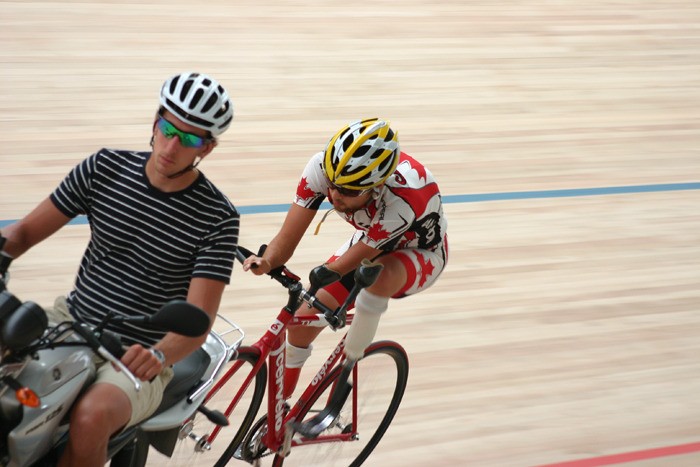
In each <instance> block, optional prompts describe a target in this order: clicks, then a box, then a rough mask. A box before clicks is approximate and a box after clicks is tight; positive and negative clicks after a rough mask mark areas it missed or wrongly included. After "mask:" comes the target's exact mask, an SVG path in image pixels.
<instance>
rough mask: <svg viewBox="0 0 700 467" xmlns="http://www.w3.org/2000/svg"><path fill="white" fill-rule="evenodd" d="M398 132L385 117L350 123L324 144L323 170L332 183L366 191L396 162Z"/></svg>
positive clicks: (387, 175) (397, 158)
mask: <svg viewBox="0 0 700 467" xmlns="http://www.w3.org/2000/svg"><path fill="white" fill-rule="evenodd" d="M399 154H400V150H399V138H398V134H397V133H396V132H395V131H393V130H392V129H391V128H390V127H389V121H388V120H382V119H379V118H370V119H367V120H360V121H357V122H352V123H350V124H349V125H348V126H346V127H344V128H343V129H341V130H340V131H339V132H338V133H336V134H335V136H333V137H332V138H331V140H330V141H329V142H328V145H327V146H326V152H325V156H324V158H323V170H324V172H325V173H326V177H328V180H330V181H331V183H333V184H334V185H338V186H341V187H343V188H348V189H351V190H358V191H362V190H368V189H370V188H373V187H375V186H377V185H380V184H382V183H384V182H385V181H386V179H387V178H389V176H390V175H391V174H392V173H394V170H396V166H397V164H398V163H399Z"/></svg>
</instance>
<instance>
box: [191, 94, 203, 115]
mask: <svg viewBox="0 0 700 467" xmlns="http://www.w3.org/2000/svg"><path fill="white" fill-rule="evenodd" d="M203 95H204V91H202V90H201V89H197V90H196V91H195V93H194V96H192V101H190V108H191V109H194V108H196V107H197V104H199V100H200V99H201V98H202V96H203ZM203 111H204V112H206V111H207V109H203Z"/></svg>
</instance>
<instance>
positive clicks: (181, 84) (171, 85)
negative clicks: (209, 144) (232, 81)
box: [160, 72, 233, 137]
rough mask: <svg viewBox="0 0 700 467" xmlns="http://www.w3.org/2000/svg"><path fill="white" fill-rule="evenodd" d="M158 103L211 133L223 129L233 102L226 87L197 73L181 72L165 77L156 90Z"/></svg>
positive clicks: (226, 125) (228, 119) (215, 134)
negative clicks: (159, 87)
mask: <svg viewBox="0 0 700 467" xmlns="http://www.w3.org/2000/svg"><path fill="white" fill-rule="evenodd" d="M160 104H161V105H162V106H163V107H165V108H166V109H167V110H168V111H170V112H171V113H172V114H173V115H175V116H176V117H177V118H179V119H180V120H182V121H183V122H186V123H189V124H190V125H192V126H196V127H197V128H201V129H203V130H207V131H209V132H210V133H211V134H212V136H214V137H217V136H219V135H220V134H222V133H223V132H224V131H226V129H227V128H228V127H229V125H230V124H231V121H232V120H233V104H232V103H231V100H230V99H229V97H228V93H227V92H226V90H225V89H224V88H223V87H222V86H221V85H220V84H219V83H218V82H217V81H216V80H214V79H212V78H210V77H209V76H207V75H204V74H201V73H192V72H185V73H181V74H179V75H175V76H173V77H171V78H169V79H168V80H167V81H166V82H165V83H163V87H162V88H161V90H160Z"/></svg>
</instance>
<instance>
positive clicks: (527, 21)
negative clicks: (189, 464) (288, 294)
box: [0, 0, 700, 467]
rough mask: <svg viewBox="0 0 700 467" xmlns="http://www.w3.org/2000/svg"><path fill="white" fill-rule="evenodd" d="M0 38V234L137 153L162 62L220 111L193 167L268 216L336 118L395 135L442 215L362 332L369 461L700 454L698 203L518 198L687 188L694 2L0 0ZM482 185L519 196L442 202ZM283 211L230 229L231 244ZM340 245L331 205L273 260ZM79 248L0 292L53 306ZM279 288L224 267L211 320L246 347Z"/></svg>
mask: <svg viewBox="0 0 700 467" xmlns="http://www.w3.org/2000/svg"><path fill="white" fill-rule="evenodd" d="M0 45H1V47H0V136H1V138H2V145H1V146H0V222H3V223H7V222H8V221H11V220H13V219H18V218H20V217H21V216H23V215H24V214H26V213H27V212H28V211H29V210H30V209H31V208H32V207H33V206H34V205H35V204H36V203H37V202H39V201H40V200H42V199H43V198H44V197H46V196H47V195H48V194H49V193H50V192H51V190H52V189H53V188H54V187H55V186H56V185H57V184H58V183H59V182H60V180H61V179H62V177H63V176H65V174H66V173H67V172H68V171H69V170H70V169H71V168H72V166H74V165H75V164H76V163H78V162H79V161H80V160H82V159H83V158H84V157H86V156H88V155H89V154H91V153H92V152H94V151H95V150H97V149H99V148H100V147H115V148H129V149H145V148H147V147H148V141H149V138H150V132H151V124H152V118H153V115H154V112H155V110H156V108H157V105H158V104H157V93H158V91H159V88H160V85H161V83H162V82H163V80H164V79H165V78H167V77H168V76H170V75H172V74H175V73H178V72H180V71H184V70H196V71H202V72H206V73H209V74H211V75H212V76H214V77H216V78H217V79H218V80H220V81H221V82H222V84H224V86H225V87H227V88H228V90H229V91H230V93H231V95H232V98H233V100H234V104H235V112H236V117H235V120H234V122H233V125H232V127H231V130H230V131H229V132H228V133H226V134H225V135H224V136H223V137H222V138H221V142H220V145H219V147H218V148H217V149H216V150H215V152H214V153H213V154H212V155H211V156H210V157H209V158H208V159H206V160H205V161H204V162H203V163H202V166H201V167H202V169H203V171H204V172H205V173H206V174H207V176H208V177H209V178H210V179H212V180H213V181H214V182H215V183H216V184H217V185H218V186H219V187H220V188H221V189H222V190H223V191H224V192H225V193H226V194H227V195H228V196H229V197H230V198H231V200H232V201H233V202H234V204H236V205H237V206H239V207H247V208H250V209H251V210H252V212H259V209H258V211H256V208H255V207H259V206H269V205H276V204H280V203H289V202H290V201H291V198H292V193H293V190H294V187H295V186H296V183H297V178H298V176H299V174H300V173H301V170H302V168H303V166H304V164H305V163H306V161H307V159H308V158H309V157H310V156H311V155H312V154H313V153H314V152H316V151H318V150H320V149H322V148H323V146H324V145H325V143H326V141H327V140H328V138H329V137H330V136H331V135H332V134H333V133H334V132H335V131H336V130H337V129H338V128H339V127H340V126H342V125H343V124H344V123H345V122H346V121H348V120H351V119H356V118H363V117H371V116H382V117H384V118H388V119H390V120H391V121H392V123H393V125H394V126H395V128H396V129H398V131H399V133H400V138H401V141H402V146H403V149H404V150H405V151H406V152H408V153H409V154H411V155H413V156H414V157H416V158H417V159H419V160H421V161H423V162H424V163H426V165H428V167H430V168H431V170H432V171H433V173H434V174H435V176H436V177H437V179H438V182H439V183H440V186H441V188H442V192H443V194H444V195H445V197H446V200H447V201H450V202H449V203H448V204H446V206H445V211H446V213H447V216H448V219H449V234H450V251H451V257H450V263H449V266H448V269H447V270H446V271H445V273H444V275H443V277H441V279H440V280H439V281H438V283H437V284H436V285H435V286H434V287H433V288H432V289H430V290H429V291H426V292H425V293H422V294H420V295H417V296H415V297H410V298H408V299H405V300H400V301H393V302H392V303H391V305H390V309H389V311H388V313H387V314H386V316H385V317H384V319H383V320H382V324H381V326H380V330H379V337H380V338H387V339H394V340H397V341H400V342H401V343H402V344H403V345H404V346H405V347H406V349H407V350H408V352H409V355H410V359H411V375H410V380H409V387H408V390H407V393H406V396H405V400H404V402H403V404H402V408H401V410H400V412H399V414H398V416H397V418H396V420H395V421H394V423H393V424H392V426H391V428H390V430H389V432H388V433H387V435H386V437H385V439H384V440H383V441H382V442H381V443H380V445H379V448H378V450H377V452H376V453H375V454H373V455H372V457H370V460H369V461H368V462H367V465H371V466H380V467H383V466H425V465H431V466H435V467H437V466H440V467H442V466H462V465H470V466H471V465H473V466H487V467H490V466H505V467H510V466H523V467H530V466H537V465H545V464H556V463H560V465H564V464H561V463H565V462H568V461H574V460H580V459H596V458H599V459H601V460H602V459H604V457H603V456H611V455H615V454H625V453H635V452H648V450H651V449H654V448H662V447H670V448H673V447H674V446H681V445H685V444H689V443H698V442H700V398H699V397H698V394H700V358H699V356H700V267H699V266H698V265H699V264H700V190H698V189H697V188H695V189H688V190H677V191H674V190H670V189H661V190H660V191H653V190H652V191H645V190H643V189H640V190H639V192H635V193H627V194H602V195H596V196H571V197H557V196H553V197H537V196H535V195H532V194H530V195H528V192H531V191H539V190H554V191H555V192H557V190H567V189H578V188H592V187H600V188H606V187H617V186H636V185H640V186H649V187H654V186H659V185H661V184H678V183H697V182H698V181H700V176H699V175H700V150H699V149H698V148H699V147H700V110H699V109H700V4H699V3H698V2H696V1H690V0H674V1H667V2H635V1H631V0H619V1H604V0H592V1H589V2H575V1H571V0H542V1H535V2H533V1H524V0H521V1H517V0H508V1H505V2H483V1H472V0H464V1H459V2H448V1H425V0H408V1H405V2H400V3H397V2H391V1H386V0H384V1H375V2H368V1H359V2H353V3H348V2H341V1H337V0H330V1H325V2H265V1H262V2H261V1H250V0H245V1H236V2H230V1H224V0H201V1H200V2H197V5H196V6H195V5H194V4H193V3H192V2H187V1H184V0H169V1H162V0H142V1H140V2H129V3H124V2H117V1H106V0H99V1H98V0H94V1H72V2H68V1H65V0H54V1H41V2H40V1H33V0H25V1H4V0H0ZM485 193H511V194H514V193H520V195H513V196H510V197H508V199H504V200H501V201H476V202H467V201H464V200H462V201H460V199H461V198H460V196H462V195H472V194H485ZM283 216H284V214H283V213H282V212H272V213H251V214H245V215H243V218H242V232H241V243H242V244H243V245H245V246H248V247H251V248H254V247H256V246H257V245H258V244H260V243H262V242H266V241H269V239H270V238H271V237H272V236H273V235H274V234H275V233H276V231H277V229H278V228H279V225H280V223H281V221H282V219H283ZM1 225H2V224H0V226H1ZM349 234H350V231H349V227H348V226H347V225H344V224H343V223H342V221H341V220H340V219H339V218H337V217H333V216H331V217H330V218H329V219H328V220H327V221H326V222H325V223H324V225H323V227H322V229H321V233H320V235H318V236H313V235H312V232H309V234H308V235H307V236H306V237H305V238H304V240H303V242H302V244H301V246H300V248H299V250H298V253H297V255H296V256H295V257H294V258H293V260H292V262H290V266H291V267H292V269H293V270H295V271H296V272H298V273H301V274H302V275H306V274H307V272H308V271H309V269H310V268H311V267H313V266H315V265H316V264H318V263H320V262H322V261H323V260H324V259H325V258H326V257H327V256H328V255H329V254H330V253H332V252H333V251H334V249H335V248H336V247H337V246H338V245H340V244H341V243H342V241H343V240H344V239H345V238H346V237H347V236H348V235H349ZM88 235H89V231H88V228H87V226H85V225H70V226H68V227H66V228H65V229H63V230H62V231H61V232H59V233H58V234H56V235H55V236H54V237H52V238H51V239H49V240H48V241H46V242H44V243H43V244H41V245H39V246H37V247H36V248H35V249H34V250H32V251H30V252H29V253H27V254H26V255H25V256H24V257H22V258H20V259H18V260H17V261H16V262H15V263H14V264H13V269H12V274H13V276H12V282H11V286H12V289H13V290H14V291H15V293H17V294H18V295H19V296H20V297H21V298H23V299H25V300H34V301H37V302H38V303H40V304H42V305H50V304H51V302H52V300H53V298H54V297H55V296H56V295H59V294H62V293H65V292H67V291H68V290H69V289H70V287H71V285H72V282H73V276H74V274H75V271H76V268H77V265H78V262H79V259H80V255H81V253H82V251H83V249H84V248H85V245H86V241H87V238H88ZM278 289H279V288H275V284H274V283H272V282H270V281H268V280H264V279H262V278H258V277H253V276H251V275H247V274H244V273H243V272H242V271H241V269H240V268H237V269H236V271H235V272H234V276H233V280H232V284H231V286H229V287H228V288H227V290H226V292H225V297H224V300H223V303H222V309H221V312H222V313H223V314H225V315H226V316H227V317H229V318H231V319H232V320H234V321H236V322H237V323H239V324H240V325H241V326H243V328H244V329H245V330H246V331H247V333H248V337H247V338H246V342H247V343H248V344H250V343H252V342H253V341H254V340H255V339H256V338H257V337H258V336H259V335H261V334H262V332H263V330H264V329H265V328H266V326H267V325H268V324H269V322H270V321H271V320H272V318H273V317H274V316H275V314H276V312H277V311H278V309H279V307H281V306H282V305H283V304H284V293H283V291H282V290H281V289H280V290H278ZM326 334H327V335H326ZM335 338H337V336H336V335H333V334H332V333H325V334H324V335H323V336H322V337H321V338H320V340H319V342H318V344H317V348H319V349H323V350H322V351H320V352H317V353H316V354H315V355H314V357H313V358H314V359H315V358H321V357H322V354H325V353H326V352H325V349H326V348H328V349H329V347H330V345H332V341H333V339H335ZM314 361H315V360H314ZM699 449H700V448H699ZM669 452H673V449H671V450H670V451H669ZM151 465H161V462H160V461H157V460H155V459H154V461H153V462H152V463H151ZM162 465H165V464H164V463H162ZM328 465H333V464H332V463H331V462H330V460H329V463H328ZM580 465H581V466H583V465H586V466H592V465H603V464H600V463H598V464H596V463H594V461H590V463H588V464H580ZM628 465H635V466H638V467H650V466H655V467H656V466H695V465H700V452H699V451H697V450H696V451H695V452H689V453H684V454H678V455H673V456H672V455H670V454H667V455H664V456H653V455H652V454H648V455H646V457H645V456H644V455H641V457H640V459H639V460H637V461H634V462H631V463H630V464H628ZM571 467H573V465H571Z"/></svg>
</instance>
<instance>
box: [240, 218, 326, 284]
mask: <svg viewBox="0 0 700 467" xmlns="http://www.w3.org/2000/svg"><path fill="white" fill-rule="evenodd" d="M315 215H316V210H314V209H309V208H305V207H302V206H299V205H297V204H292V206H291V208H289V211H288V212H287V217H286V218H285V219H284V223H283V224H282V227H281V228H280V231H279V232H278V233H277V235H275V238H273V239H272V240H271V241H270V243H269V244H268V245H267V249H266V250H265V253H264V254H263V257H262V258H259V257H257V256H251V257H250V258H248V259H247V260H246V261H245V263H244V264H243V269H244V270H245V271H248V270H250V265H251V264H253V263H256V264H258V266H259V267H258V268H257V269H253V270H252V271H253V272H254V273H255V274H258V275H259V274H264V273H267V272H270V270H272V269H274V268H276V267H278V266H281V265H283V264H285V263H286V262H287V261H289V259H290V258H291V257H292V255H293V254H294V250H296V248H297V246H298V245H299V242H301V239H302V237H303V236H304V233H305V232H306V230H307V229H308V228H309V225H310V224H311V221H312V220H313V219H314V216H315Z"/></svg>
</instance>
